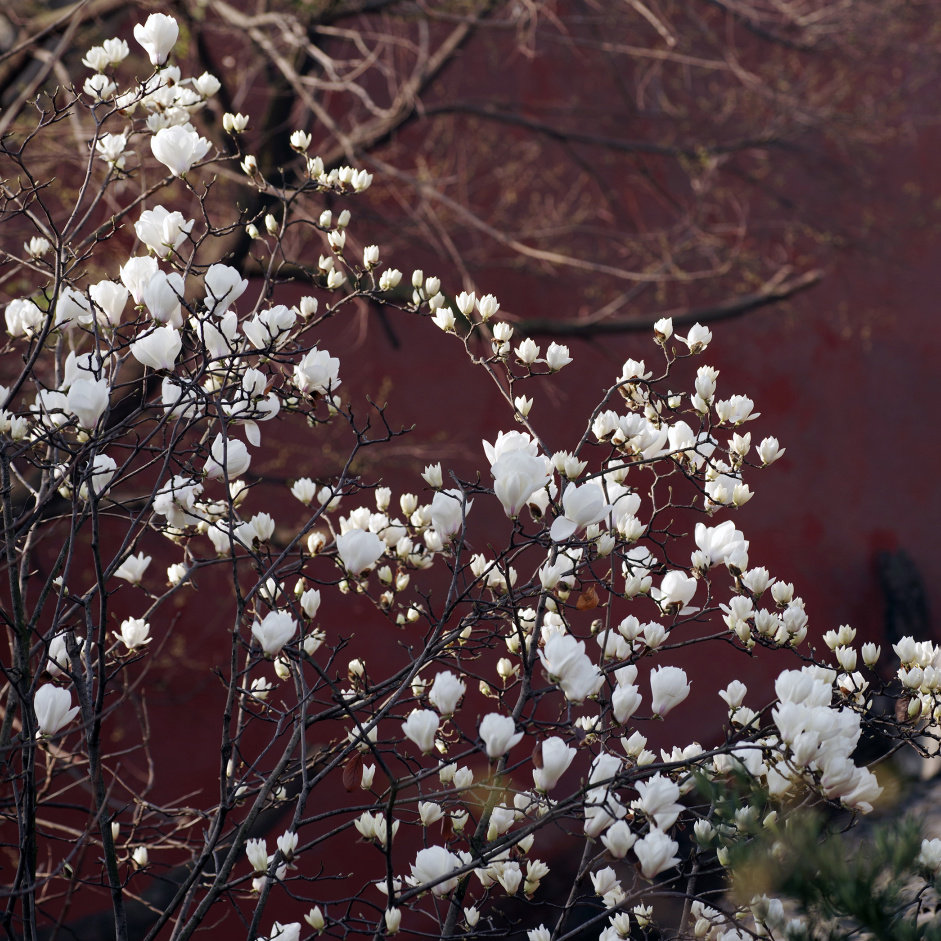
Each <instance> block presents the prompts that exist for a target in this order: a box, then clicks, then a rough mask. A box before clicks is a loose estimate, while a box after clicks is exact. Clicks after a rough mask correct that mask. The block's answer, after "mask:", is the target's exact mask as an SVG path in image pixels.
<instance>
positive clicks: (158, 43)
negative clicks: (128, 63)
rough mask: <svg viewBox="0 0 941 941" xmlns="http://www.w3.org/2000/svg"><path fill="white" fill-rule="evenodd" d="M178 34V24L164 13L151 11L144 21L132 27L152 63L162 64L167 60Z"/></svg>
mask: <svg viewBox="0 0 941 941" xmlns="http://www.w3.org/2000/svg"><path fill="white" fill-rule="evenodd" d="M179 35H180V27H179V24H178V23H177V21H176V20H175V19H174V18H173V17H172V16H167V15H166V14H165V13H151V14H150V16H148V17H147V22H146V23H144V24H143V25H141V24H140V23H138V24H137V25H136V26H135V27H134V38H135V39H136V40H137V41H138V43H140V45H141V46H142V47H143V49H144V52H146V53H147V55H148V56H150V61H151V64H153V65H163V64H164V62H166V61H167V58H168V56H169V55H170V50H171V49H172V48H173V47H174V46H175V45H176V41H177V39H178V38H179Z"/></svg>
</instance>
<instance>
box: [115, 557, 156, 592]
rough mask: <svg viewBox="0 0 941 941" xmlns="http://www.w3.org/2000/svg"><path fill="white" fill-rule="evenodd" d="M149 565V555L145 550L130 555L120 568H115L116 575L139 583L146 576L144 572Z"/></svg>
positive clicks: (132, 582) (133, 582)
mask: <svg viewBox="0 0 941 941" xmlns="http://www.w3.org/2000/svg"><path fill="white" fill-rule="evenodd" d="M148 565H150V556H149V555H144V553H143V552H139V553H138V554H137V555H129V556H128V557H127V558H126V559H125V560H124V561H123V562H122V563H121V564H120V565H119V566H118V568H116V569H115V570H114V576H115V578H123V579H124V580H125V581H128V582H130V583H131V584H132V585H139V584H140V580H141V579H142V578H143V577H144V572H146V571H147V566H148Z"/></svg>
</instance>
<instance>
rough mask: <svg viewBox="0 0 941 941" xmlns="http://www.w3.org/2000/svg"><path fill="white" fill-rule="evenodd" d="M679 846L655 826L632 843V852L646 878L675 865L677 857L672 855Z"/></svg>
mask: <svg viewBox="0 0 941 941" xmlns="http://www.w3.org/2000/svg"><path fill="white" fill-rule="evenodd" d="M678 848H679V846H678V844H677V843H676V841H674V840H671V839H670V838H669V837H668V836H667V835H666V834H665V833H664V832H663V831H662V830H658V829H657V828H656V827H654V828H652V829H651V830H650V832H649V833H648V834H647V835H646V836H645V837H644V838H643V839H642V840H638V841H637V842H636V843H635V844H634V854H635V855H636V856H637V858H638V859H639V860H640V871H641V872H642V873H643V874H644V876H645V877H646V878H647V879H652V878H653V877H654V876H656V875H658V874H659V873H661V872H663V871H664V870H666V869H670V868H671V867H673V866H675V865H676V864H677V863H678V862H679V861H680V859H679V857H678V856H676V855H674V854H675V853H676V851H677V849H678Z"/></svg>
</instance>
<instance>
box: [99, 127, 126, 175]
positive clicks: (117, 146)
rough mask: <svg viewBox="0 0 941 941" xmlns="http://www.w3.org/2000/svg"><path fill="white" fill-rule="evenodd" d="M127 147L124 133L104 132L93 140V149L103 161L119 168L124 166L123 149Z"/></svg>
mask: <svg viewBox="0 0 941 941" xmlns="http://www.w3.org/2000/svg"><path fill="white" fill-rule="evenodd" d="M126 149H127V135H126V134H105V135H104V136H102V137H100V138H99V139H98V140H97V141H95V150H96V151H97V153H98V156H99V157H101V159H102V160H104V161H105V163H107V164H109V165H110V166H113V167H118V168H119V169H120V168H121V167H123V166H124V151H125V150H126Z"/></svg>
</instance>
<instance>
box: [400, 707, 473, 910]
mask: <svg viewBox="0 0 941 941" xmlns="http://www.w3.org/2000/svg"><path fill="white" fill-rule="evenodd" d="M432 715H434V713H432ZM436 718H437V717H436ZM460 867H461V859H460V857H459V856H456V855H455V854H454V853H452V852H450V850H447V849H445V847H443V846H429V847H428V848H427V849H423V850H419V851H418V855H417V856H416V857H415V862H414V863H412V874H411V876H409V877H408V880H407V881H408V883H409V885H412V886H421V885H427V884H428V883H436V885H432V886H431V891H432V893H433V894H434V895H437V896H438V897H439V898H443V897H444V896H445V895H447V894H448V893H449V892H451V891H452V890H453V889H454V888H455V886H457V876H454V877H452V878H449V879H445V878H444V877H445V876H447V875H448V873H450V872H452V871H453V870H455V869H459V868H460Z"/></svg>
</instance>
